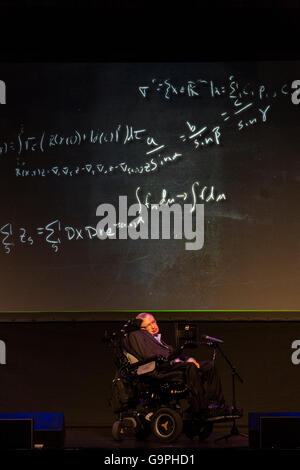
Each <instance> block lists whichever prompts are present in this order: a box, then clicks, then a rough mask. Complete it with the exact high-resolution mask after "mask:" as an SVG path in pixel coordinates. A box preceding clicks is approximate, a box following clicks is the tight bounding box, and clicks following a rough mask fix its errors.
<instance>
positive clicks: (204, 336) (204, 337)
mask: <svg viewBox="0 0 300 470" xmlns="http://www.w3.org/2000/svg"><path fill="white" fill-rule="evenodd" d="M201 339H202V340H205V341H206V342H208V343H223V340H222V339H218V338H213V337H212V336H208V335H201Z"/></svg>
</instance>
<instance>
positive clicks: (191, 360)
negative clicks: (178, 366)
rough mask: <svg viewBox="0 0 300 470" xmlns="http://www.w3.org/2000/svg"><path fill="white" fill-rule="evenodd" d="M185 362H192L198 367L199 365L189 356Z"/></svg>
mask: <svg viewBox="0 0 300 470" xmlns="http://www.w3.org/2000/svg"><path fill="white" fill-rule="evenodd" d="M186 362H193V363H194V364H195V366H197V367H198V369H199V367H200V365H199V364H198V362H197V361H196V359H194V358H193V357H189V358H188V360H187V361H186Z"/></svg>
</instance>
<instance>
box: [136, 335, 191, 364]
mask: <svg viewBox="0 0 300 470" xmlns="http://www.w3.org/2000/svg"><path fill="white" fill-rule="evenodd" d="M129 344H130V347H131V351H132V352H133V354H134V353H135V355H136V357H137V359H139V360H140V361H144V360H147V359H149V358H150V357H153V356H163V357H165V358H168V357H169V355H170V354H171V353H172V352H173V351H174V348H173V346H170V344H166V343H164V342H163V341H162V344H161V343H160V342H159V341H157V339H155V337H154V336H153V335H152V334H151V333H149V332H148V331H146V330H137V331H133V332H132V333H130V335H129ZM188 358H189V356H186V355H184V354H180V356H179V359H181V360H182V361H186V360H187V359H188Z"/></svg>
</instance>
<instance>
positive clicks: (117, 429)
mask: <svg viewBox="0 0 300 470" xmlns="http://www.w3.org/2000/svg"><path fill="white" fill-rule="evenodd" d="M112 436H113V438H114V440H115V441H123V439H124V437H125V430H124V428H123V426H122V424H121V422H120V421H115V422H114V424H113V425H112Z"/></svg>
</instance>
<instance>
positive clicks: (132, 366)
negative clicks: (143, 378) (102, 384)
mask: <svg viewBox="0 0 300 470" xmlns="http://www.w3.org/2000/svg"><path fill="white" fill-rule="evenodd" d="M157 360H158V357H157V356H152V357H149V359H145V360H144V361H138V362H134V363H133V364H130V365H129V366H128V370H130V371H131V370H132V371H133V370H135V369H138V368H139V367H140V366H144V365H145V364H148V363H150V362H153V361H155V362H157Z"/></svg>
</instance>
